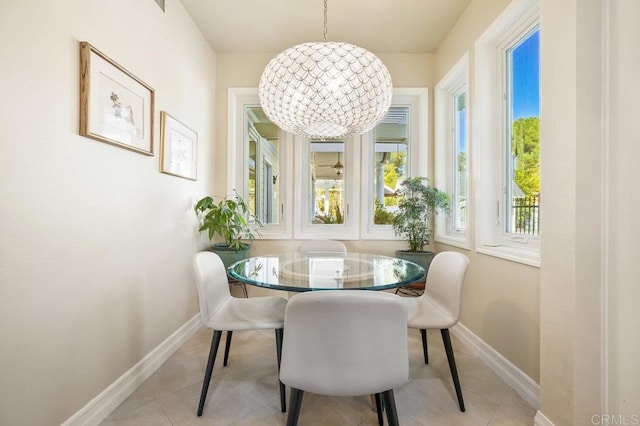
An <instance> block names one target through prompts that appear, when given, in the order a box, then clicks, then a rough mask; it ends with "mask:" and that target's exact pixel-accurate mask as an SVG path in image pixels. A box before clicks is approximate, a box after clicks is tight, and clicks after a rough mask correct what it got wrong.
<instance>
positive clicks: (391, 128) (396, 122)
mask: <svg viewBox="0 0 640 426" xmlns="http://www.w3.org/2000/svg"><path fill="white" fill-rule="evenodd" d="M393 93H394V95H393V99H392V102H391V108H389V111H388V112H387V114H386V115H385V117H384V118H383V119H382V121H381V122H380V123H378V125H377V126H376V127H375V128H374V130H373V131H371V132H369V133H368V134H366V135H363V137H362V171H361V173H362V178H361V183H362V184H361V191H360V192H361V199H360V203H361V205H362V206H363V207H362V212H361V221H360V224H361V229H360V238H361V239H370V240H373V239H377V240H390V239H396V238H397V237H396V236H395V234H394V232H393V229H392V227H391V220H392V219H393V216H394V212H395V210H396V206H397V204H398V200H397V197H396V195H395V193H396V191H397V189H398V185H399V184H400V183H401V182H402V181H403V180H404V179H406V178H408V177H409V176H427V164H428V149H427V140H428V128H427V122H426V116H427V104H428V95H429V93H428V91H427V89H418V88H396V89H394V91H393Z"/></svg>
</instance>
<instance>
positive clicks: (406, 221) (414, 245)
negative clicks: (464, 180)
mask: <svg viewBox="0 0 640 426" xmlns="http://www.w3.org/2000/svg"><path fill="white" fill-rule="evenodd" d="M398 195H400V201H399V202H398V213H397V214H396V216H395V217H394V218H393V222H392V226H393V231H394V232H395V234H396V236H399V237H403V238H405V239H406V240H407V242H408V243H409V249H408V250H397V251H396V256H397V257H399V258H402V259H405V260H409V261H411V262H414V263H417V264H418V265H420V266H422V267H423V268H424V269H425V271H427V270H429V265H430V264H431V260H432V259H433V256H435V254H434V253H433V252H432V251H425V250H424V247H425V246H426V245H428V244H429V241H430V240H431V227H432V225H433V218H434V216H435V214H436V213H437V212H438V211H440V212H443V213H446V214H448V213H449V195H448V194H447V193H445V192H442V191H439V190H438V189H436V188H434V187H432V186H430V185H429V180H428V179H427V178H425V177H413V178H408V179H406V180H404V181H403V182H402V183H401V184H400V190H399V191H398Z"/></svg>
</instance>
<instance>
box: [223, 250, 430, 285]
mask: <svg viewBox="0 0 640 426" xmlns="http://www.w3.org/2000/svg"><path fill="white" fill-rule="evenodd" d="M227 272H228V274H229V276H230V277H232V278H233V279H236V280H238V281H240V282H243V283H246V284H250V285H254V286H258V287H265V288H270V289H274V290H283V291H292V292H302V291H311V290H338V289H345V290H358V289H359V290H385V289H392V288H398V287H403V286H405V285H408V284H411V283H413V282H415V281H419V280H421V279H423V278H424V277H425V270H424V268H422V267H421V266H419V265H417V264H415V263H413V262H410V261H407V260H404V259H398V258H394V257H389V256H382V255H377V254H368V253H355V252H350V253H347V254H344V253H311V254H310V253H305V254H303V253H299V252H291V253H280V254H269V255H263V256H256V257H250V258H248V259H244V260H241V261H239V262H236V263H234V264H232V265H231V266H229V268H228V269H227Z"/></svg>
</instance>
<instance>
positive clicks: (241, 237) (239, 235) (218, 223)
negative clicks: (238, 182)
mask: <svg viewBox="0 0 640 426" xmlns="http://www.w3.org/2000/svg"><path fill="white" fill-rule="evenodd" d="M194 209H195V212H196V214H197V215H198V217H199V218H200V220H201V222H200V223H201V225H200V228H199V231H201V232H204V231H206V232H207V233H208V235H209V239H210V240H211V241H213V240H214V238H215V237H216V236H218V237H219V238H221V239H222V240H224V242H220V243H214V244H213V245H212V246H211V250H212V251H213V252H215V253H216V254H218V256H220V258H221V259H222V262H223V263H224V265H225V266H226V267H228V266H229V265H231V264H232V263H234V262H237V261H239V260H242V259H246V258H247V257H248V254H249V249H250V248H251V242H252V241H253V240H254V238H255V236H254V234H253V232H254V230H253V229H252V228H251V227H250V225H249V221H250V220H251V221H253V222H254V223H255V224H256V226H258V227H259V226H262V223H261V222H260V221H259V220H258V218H256V217H255V216H254V215H252V214H251V213H250V212H249V206H248V205H247V203H246V202H245V201H244V200H243V199H242V197H241V196H240V194H238V193H237V192H236V191H234V193H233V195H231V196H228V197H224V198H222V199H220V200H219V201H218V202H216V201H215V200H214V198H213V197H209V196H207V197H204V198H202V199H201V200H199V201H198V202H197V204H196V206H195V208H194ZM255 232H256V233H258V231H257V230H256V231H255Z"/></svg>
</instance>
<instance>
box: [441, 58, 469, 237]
mask: <svg viewBox="0 0 640 426" xmlns="http://www.w3.org/2000/svg"><path fill="white" fill-rule="evenodd" d="M467 75H468V56H467V55H466V54H465V56H464V57H463V58H462V59H460V60H459V61H458V63H457V64H456V65H455V66H454V67H453V68H452V69H451V70H450V71H449V72H448V73H447V75H445V77H443V79H442V80H441V81H440V83H438V85H437V86H436V92H435V93H436V94H435V127H436V129H435V146H436V148H435V151H436V161H435V176H436V180H435V184H436V187H437V188H438V189H440V190H442V191H446V192H447V193H448V194H449V197H450V200H451V205H450V206H451V214H450V215H449V216H447V215H438V218H437V227H436V234H435V239H436V241H438V242H443V243H446V244H450V245H455V246H458V247H463V248H469V238H468V232H467V228H468V211H469V202H468V201H469V200H468V198H469V196H468V194H469V193H468V175H469V164H468V163H469V155H468V154H469V153H468V142H467V141H468V137H467V135H468V128H467V122H468V120H467V104H468V98H469V96H468V90H467V87H468V84H467V80H468V77H467Z"/></svg>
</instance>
